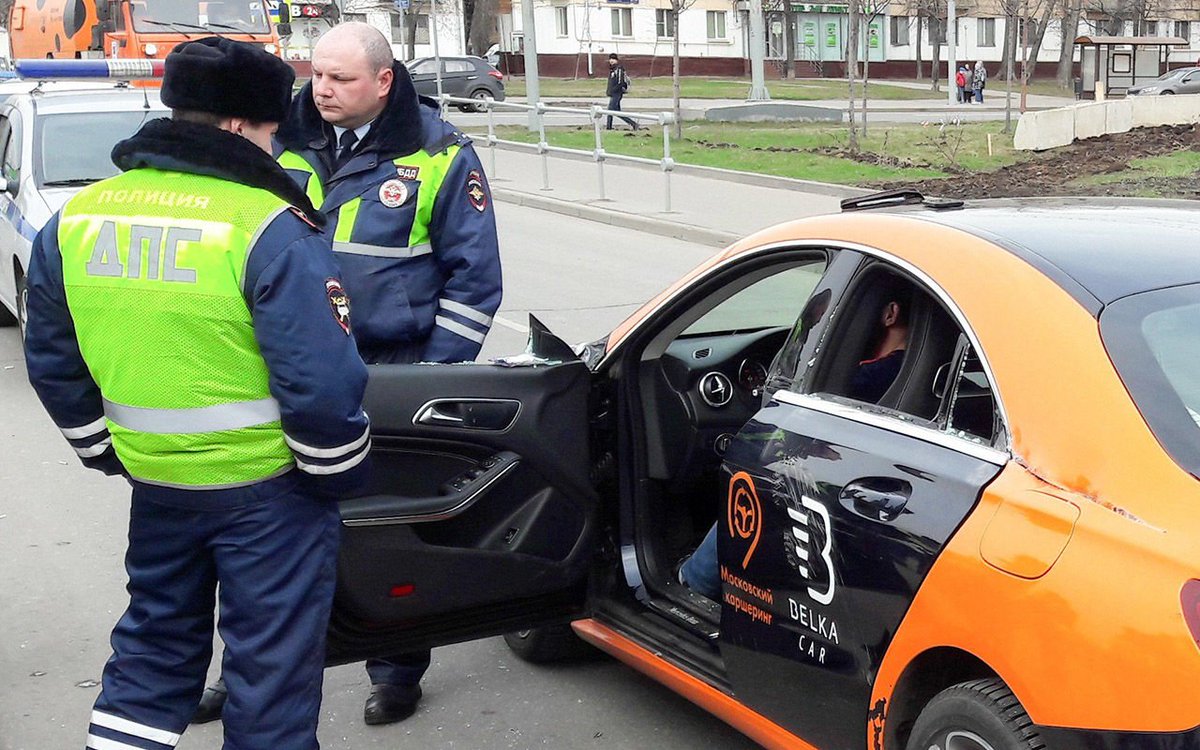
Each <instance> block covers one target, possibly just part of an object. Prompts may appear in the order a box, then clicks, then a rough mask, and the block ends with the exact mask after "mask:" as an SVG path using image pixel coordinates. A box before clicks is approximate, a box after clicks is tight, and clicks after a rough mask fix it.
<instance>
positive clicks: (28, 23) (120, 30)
mask: <svg viewBox="0 0 1200 750" xmlns="http://www.w3.org/2000/svg"><path fill="white" fill-rule="evenodd" d="M8 21H9V23H8V28H9V33H10V39H11V44H12V55H13V57H14V58H67V59H73V58H126V59H130V58H132V59H153V58H158V59H162V58H165V57H166V56H167V53H168V52H170V51H171V49H172V48H174V47H175V45H177V44H179V43H180V42H184V41H187V40H188V39H197V38H200V37H204V36H212V35H216V36H225V37H229V38H230V39H236V40H238V41H243V42H250V43H252V44H258V45H261V46H262V47H263V48H264V49H265V50H267V51H268V52H270V53H272V54H279V34H278V33H277V32H276V30H275V26H274V24H273V23H272V20H271V16H270V9H269V7H268V0H220V1H219V2H218V1H215V0H214V1H210V2H199V3H197V2H195V0H190V1H189V0H16V2H14V3H13V6H12V10H11V11H10V14H9V19H8Z"/></svg>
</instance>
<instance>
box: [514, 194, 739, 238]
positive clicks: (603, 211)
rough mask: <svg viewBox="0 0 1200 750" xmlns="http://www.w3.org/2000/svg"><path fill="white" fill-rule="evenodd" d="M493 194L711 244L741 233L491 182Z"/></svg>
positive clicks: (566, 213)
mask: <svg viewBox="0 0 1200 750" xmlns="http://www.w3.org/2000/svg"><path fill="white" fill-rule="evenodd" d="M491 188H492V195H493V196H495V198H496V199H497V200H501V201H504V202H505V203H514V204H516V205H518V206H526V207H528V208H536V209H540V210H542V211H551V212H553V213H556V214H562V215H564V216H574V217H575V218H578V219H586V220H587V221H595V222H599V223H601V224H609V225H612V226H619V227H624V228H626V229H635V230H637V231H639V232H647V233H649V234H657V235H660V236H662V237H672V238H674V239H677V240H683V241H684V242H694V243H696V244H698V245H709V246H711V247H718V248H722V247H726V246H728V245H731V244H733V242H735V241H736V240H737V239H739V238H740V235H737V234H734V233H732V232H722V231H719V230H716V229H705V228H703V227H697V226H692V225H691V224H684V223H681V222H678V221H671V220H670V219H660V218H658V217H654V216H642V215H641V214H631V213H628V212H626V211H621V210H618V209H615V208H604V207H602V206H594V205H590V204H587V203H575V202H573V201H568V200H563V199H561V198H551V197H550V196H548V195H534V194H532V193H526V192H523V191H521V190H512V189H509V188H505V187H500V186H498V185H496V184H494V183H493V184H492V186H491Z"/></svg>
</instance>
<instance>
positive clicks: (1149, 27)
mask: <svg viewBox="0 0 1200 750" xmlns="http://www.w3.org/2000/svg"><path fill="white" fill-rule="evenodd" d="M1133 35H1134V36H1158V21H1151V20H1149V19H1145V18H1143V19H1141V20H1139V21H1138V22H1137V23H1136V24H1134V28H1133Z"/></svg>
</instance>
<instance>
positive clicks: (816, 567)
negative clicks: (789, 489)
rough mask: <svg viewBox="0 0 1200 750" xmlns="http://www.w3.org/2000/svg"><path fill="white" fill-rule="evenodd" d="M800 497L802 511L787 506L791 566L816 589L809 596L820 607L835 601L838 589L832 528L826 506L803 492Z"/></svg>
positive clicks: (810, 589) (809, 592)
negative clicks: (834, 597)
mask: <svg viewBox="0 0 1200 750" xmlns="http://www.w3.org/2000/svg"><path fill="white" fill-rule="evenodd" d="M795 494H796V495H798V496H799V501H800V508H794V507H792V505H791V503H789V504H788V508H787V514H788V517H789V518H790V519H791V521H792V528H791V534H790V536H789V539H788V541H789V547H790V550H789V552H790V553H791V554H789V555H788V557H789V558H791V560H792V563H793V564H794V565H795V566H796V569H797V570H798V571H799V572H800V575H801V576H803V577H804V579H805V580H806V581H808V582H810V583H812V584H813V585H811V586H809V587H808V595H809V596H811V597H812V598H813V601H815V602H817V603H819V604H829V603H830V602H832V601H833V592H834V588H835V587H836V583H835V578H836V576H835V575H834V571H833V524H832V523H830V520H829V511H828V510H826V508H825V506H824V505H822V504H821V503H819V502H817V501H816V500H814V499H812V498H811V497H809V496H808V495H806V494H804V493H803V492H797V493H795Z"/></svg>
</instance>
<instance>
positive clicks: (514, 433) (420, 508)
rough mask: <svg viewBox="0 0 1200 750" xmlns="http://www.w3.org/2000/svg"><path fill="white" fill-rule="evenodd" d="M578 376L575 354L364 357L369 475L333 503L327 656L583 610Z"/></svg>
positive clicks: (587, 523) (586, 543)
mask: <svg viewBox="0 0 1200 750" xmlns="http://www.w3.org/2000/svg"><path fill="white" fill-rule="evenodd" d="M568 354H569V350H568ZM564 359H565V358H564ZM590 383H591V373H590V371H589V370H588V368H587V366H586V365H584V363H582V362H580V361H577V360H575V361H563V362H561V363H559V364H549V365H540V366H525V367H501V366H496V365H381V366H372V367H371V368H370V381H369V384H368V387H367V396H366V404H365V406H366V410H367V413H368V414H369V415H370V417H371V433H372V438H371V439H372V450H371V459H372V462H373V467H374V469H373V479H372V485H371V487H370V489H369V490H368V492H367V493H366V494H365V496H363V497H360V498H355V499H350V500H346V501H343V502H342V503H341V513H342V523H343V529H342V548H341V556H340V560H339V563H338V566H339V567H338V588H337V594H336V597H335V601H334V611H333V616H332V619H331V622H330V630H329V636H330V637H329V646H328V660H329V662H330V663H338V662H348V661H356V660H360V659H362V658H364V657H368V656H381V655H386V654H391V653H397V652H401V651H404V650H406V649H410V648H414V647H422V646H431V645H440V644H445V643H451V642H455V641H462V640H469V639H472V638H479V637H483V636H488V635H494V634H497V633H503V632H507V631H510V630H514V629H522V628H528V627H531V626H534V625H538V624H542V623H545V622H549V621H553V620H556V619H558V620H562V619H567V616H568V615H569V614H571V613H574V612H578V611H579V610H580V609H581V606H582V604H583V584H584V581H585V577H586V572H587V567H588V562H589V560H590V558H591V555H592V549H591V546H592V545H591V539H592V537H593V532H594V525H595V520H596V505H597V500H596V494H595V492H594V490H593V489H592V486H591V484H590V482H589V480H588V459H589V456H588V414H587V408H588V394H589V388H590Z"/></svg>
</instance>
